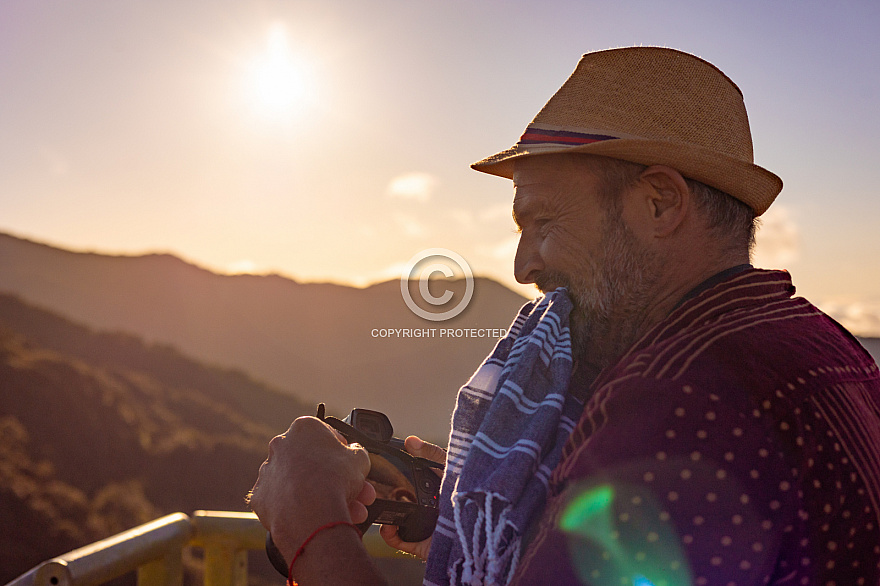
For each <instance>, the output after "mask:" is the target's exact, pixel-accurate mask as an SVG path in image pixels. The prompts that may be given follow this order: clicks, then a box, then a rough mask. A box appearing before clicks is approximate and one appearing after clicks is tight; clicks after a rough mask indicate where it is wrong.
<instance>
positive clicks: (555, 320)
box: [424, 289, 583, 586]
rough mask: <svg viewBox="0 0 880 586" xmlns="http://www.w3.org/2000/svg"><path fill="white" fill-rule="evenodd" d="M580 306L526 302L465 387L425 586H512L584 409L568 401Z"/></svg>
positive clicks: (560, 300) (552, 297)
mask: <svg viewBox="0 0 880 586" xmlns="http://www.w3.org/2000/svg"><path fill="white" fill-rule="evenodd" d="M571 307H572V305H571V301H570V300H569V298H568V295H567V293H566V291H565V289H557V290H556V291H554V292H552V293H550V294H548V295H547V296H545V297H543V298H541V299H539V300H536V301H533V302H530V303H527V304H526V305H525V306H523V308H522V309H521V310H520V312H519V315H518V316H517V318H516V319H515V320H514V322H513V325H511V327H510V331H509V333H508V334H507V336H505V337H504V338H502V339H501V340H500V341H499V342H498V344H497V345H496V346H495V349H494V350H493V351H492V354H491V355H490V356H489V357H488V358H487V359H486V360H485V361H484V362H483V364H482V365H480V367H479V368H478V369H477V371H476V372H475V373H474V375H473V376H472V377H471V379H470V380H469V381H468V382H467V384H465V386H463V387H462V388H461V390H460V391H459V393H458V399H457V401H456V405H455V412H454V413H453V415H452V432H451V434H450V437H449V452H448V455H447V459H446V472H445V475H444V477H443V484H442V487H441V491H440V518H439V520H438V521H437V527H436V529H435V530H434V537H433V541H432V542H431V552H430V555H429V556H428V565H427V568H426V570H425V582H424V584H425V586H446V585H450V584H452V585H467V586H478V585H479V586H483V585H490V584H492V585H495V584H498V585H501V584H507V583H508V582H509V581H510V579H511V577H512V576H513V573H514V571H515V570H516V566H517V562H518V561H519V555H520V550H521V546H522V536H523V533H524V531H526V529H527V528H528V525H529V521H530V520H531V519H532V517H533V515H535V514H539V513H540V511H541V510H542V509H543V507H544V504H545V502H546V500H547V491H548V482H549V478H550V474H551V472H552V471H553V468H554V467H555V466H556V465H557V464H558V463H559V460H560V457H561V454H562V447H563V445H564V444H565V441H566V439H567V438H568V436H569V434H570V433H571V431H572V430H573V429H574V426H575V423H576V421H577V419H578V418H579V416H580V412H581V411H582V409H583V405H582V404H581V403H579V402H578V401H576V400H575V399H574V398H571V397H569V396H568V382H569V379H570V378H571V371H572V358H571V337H570V334H569V328H568V314H569V312H570V311H571Z"/></svg>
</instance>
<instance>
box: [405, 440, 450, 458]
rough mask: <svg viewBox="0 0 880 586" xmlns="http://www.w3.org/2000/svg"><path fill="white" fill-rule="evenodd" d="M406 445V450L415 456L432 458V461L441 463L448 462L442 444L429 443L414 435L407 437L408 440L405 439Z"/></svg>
mask: <svg viewBox="0 0 880 586" xmlns="http://www.w3.org/2000/svg"><path fill="white" fill-rule="evenodd" d="M404 445H405V446H406V451H407V452H409V453H410V454H412V455H413V456H417V457H419V458H425V459H426V460H431V461H432V462H438V463H440V464H445V463H446V450H444V449H443V448H441V447H440V446H435V445H434V444H429V443H428V442H426V441H424V440H422V439H421V438H419V437H416V436H414V435H411V436H409V437H408V438H406V440H404Z"/></svg>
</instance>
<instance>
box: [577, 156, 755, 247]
mask: <svg viewBox="0 0 880 586" xmlns="http://www.w3.org/2000/svg"><path fill="white" fill-rule="evenodd" d="M580 157H581V158H582V159H584V160H585V161H587V162H588V163H587V164H588V165H589V166H590V170H591V171H593V172H594V173H596V174H597V175H598V176H599V178H600V180H601V188H600V196H601V197H602V198H603V199H604V202H605V204H606V205H608V206H609V209H611V210H612V211H613V213H619V212H620V211H621V210H622V202H621V199H620V197H619V196H620V194H621V193H622V192H623V190H624V189H626V188H627V187H629V186H631V185H633V184H635V182H636V181H637V180H638V178H639V175H641V173H642V171H644V170H645V169H647V168H648V167H647V166H646V165H641V164H639V163H631V162H629V161H622V160H620V159H611V158H608V157H597V156H590V155H587V156H585V155H580ZM684 180H685V183H687V186H688V188H689V189H690V191H691V195H692V196H693V202H694V208H695V209H696V210H697V211H698V212H699V213H702V214H703V215H704V216H705V218H706V220H707V221H708V225H709V229H710V230H712V231H713V232H714V233H715V234H716V235H717V236H718V237H719V238H721V239H722V240H723V241H724V242H725V243H726V244H727V246H728V247H729V248H730V249H732V250H742V249H743V248H745V249H746V250H748V252H749V257H751V254H752V249H753V248H754V247H755V231H756V230H757V227H758V219H757V217H756V216H755V212H754V210H752V208H750V207H749V206H748V205H746V204H745V203H743V202H741V201H739V200H738V199H736V198H735V197H733V196H731V195H728V194H727V193H724V192H723V191H721V190H719V189H715V188H714V187H710V186H708V185H706V184H705V183H701V182H699V181H697V180H695V179H689V178H687V177H685V178H684Z"/></svg>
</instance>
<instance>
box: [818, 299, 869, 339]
mask: <svg viewBox="0 0 880 586" xmlns="http://www.w3.org/2000/svg"><path fill="white" fill-rule="evenodd" d="M818 305H819V307H820V309H822V311H824V312H825V313H827V314H828V315H830V316H831V317H833V318H834V319H836V320H837V321H839V322H840V323H841V324H843V326H844V327H845V328H847V329H848V330H850V331H851V332H852V333H854V334H856V335H857V336H870V337H875V338H877V337H880V298H873V299H856V300H853V299H850V300H840V299H838V300H827V301H824V302H822V303H819V304H818Z"/></svg>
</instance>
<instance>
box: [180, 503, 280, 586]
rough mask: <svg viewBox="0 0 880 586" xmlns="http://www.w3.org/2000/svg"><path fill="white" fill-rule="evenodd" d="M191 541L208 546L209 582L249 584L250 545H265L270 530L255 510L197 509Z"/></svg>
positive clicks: (210, 585)
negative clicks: (262, 522) (235, 511)
mask: <svg viewBox="0 0 880 586" xmlns="http://www.w3.org/2000/svg"><path fill="white" fill-rule="evenodd" d="M192 524H193V529H194V532H193V540H192V541H191V542H190V545H193V546H195V547H202V548H204V550H205V586H247V581H248V571H247V570H248V564H247V552H248V550H249V549H261V548H263V547H264V544H265V542H266V530H265V529H263V526H262V525H260V521H259V520H258V519H257V517H256V515H254V514H253V513H234V512H229V511H196V512H195V513H193V516H192Z"/></svg>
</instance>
